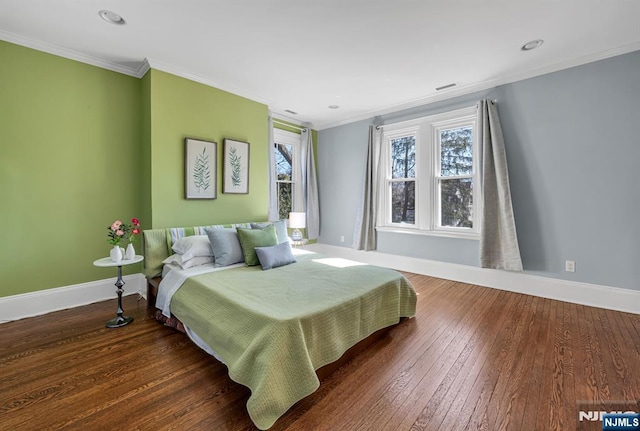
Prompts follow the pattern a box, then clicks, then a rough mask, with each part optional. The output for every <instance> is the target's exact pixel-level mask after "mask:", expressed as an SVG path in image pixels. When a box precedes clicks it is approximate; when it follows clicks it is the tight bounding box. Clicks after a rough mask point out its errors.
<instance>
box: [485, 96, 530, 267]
mask: <svg viewBox="0 0 640 431" xmlns="http://www.w3.org/2000/svg"><path fill="white" fill-rule="evenodd" d="M478 125H479V126H480V136H481V142H482V171H481V172H482V195H483V202H482V223H481V226H480V227H481V232H480V264H481V266H482V267H483V268H493V269H504V270H507V271H522V260H521V257H520V247H519V246H518V236H517V234H516V224H515V219H514V217H513V207H512V205H511V190H510V187H509V171H508V169H507V156H506V153H505V147H504V138H503V136H502V128H501V127H500V119H499V118H498V108H497V107H496V104H495V102H492V101H490V100H482V101H480V103H479V106H478Z"/></svg>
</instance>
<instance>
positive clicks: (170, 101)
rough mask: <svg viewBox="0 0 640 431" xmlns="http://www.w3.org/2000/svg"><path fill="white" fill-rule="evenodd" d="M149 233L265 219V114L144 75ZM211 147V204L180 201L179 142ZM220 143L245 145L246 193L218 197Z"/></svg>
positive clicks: (171, 78) (222, 95) (178, 81)
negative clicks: (214, 158) (214, 163)
mask: <svg viewBox="0 0 640 431" xmlns="http://www.w3.org/2000/svg"><path fill="white" fill-rule="evenodd" d="M149 75H150V80H151V90H150V93H151V94H150V97H151V206H152V212H153V227H154V228H163V227H171V226H199V225H207V224H223V223H233V222H245V221H255V220H266V219H267V200H268V182H267V178H268V169H267V168H268V153H267V151H268V142H267V141H268V108H267V106H266V105H263V104H261V103H257V102H254V101H251V100H249V99H245V98H243V97H240V96H237V95H234V94H231V93H228V92H226V91H222V90H219V89H216V88H213V87H210V86H207V85H204V84H200V83H197V82H194V81H190V80H188V79H184V78H180V77H178V76H175V75H171V74H168V73H165V72H161V71H158V70H154V69H152V70H150V71H149V73H147V76H145V79H147V78H148V77H149ZM187 137H189V138H195V139H202V140H206V141H213V142H216V143H217V144H218V145H217V151H218V170H217V175H216V178H217V196H218V197H217V199H213V200H186V199H185V198H184V139H185V138H187ZM224 138H230V139H235V140H238V141H244V142H249V159H250V161H249V193H248V194H224V193H222V164H223V147H224Z"/></svg>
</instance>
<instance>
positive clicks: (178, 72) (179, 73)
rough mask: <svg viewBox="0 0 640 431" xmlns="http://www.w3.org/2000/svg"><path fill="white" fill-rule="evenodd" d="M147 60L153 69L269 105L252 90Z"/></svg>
mask: <svg viewBox="0 0 640 431" xmlns="http://www.w3.org/2000/svg"><path fill="white" fill-rule="evenodd" d="M146 60H147V62H148V64H149V66H150V67H151V68H152V69H156V70H160V71H162V72H166V73H169V74H171V75H175V76H179V77H180V78H185V79H188V80H189V81H194V82H198V83H200V84H204V85H207V86H209V87H213V88H216V89H218V90H222V91H226V92H227V93H231V94H235V95H236V96H240V97H244V98H245V99H249V100H253V101H254V102H258V103H262V104H263V105H267V106H269V102H268V101H267V100H266V99H263V98H261V97H258V96H256V95H254V94H251V93H250V92H248V91H246V90H244V89H242V88H239V87H235V86H233V85H227V84H223V83H221V82H219V81H214V80H212V79H209V78H205V77H203V76H200V75H197V74H195V73H191V72H189V71H188V70H186V69H183V68H181V67H178V66H174V65H172V64H168V63H163V62H161V61H156V60H154V59H151V58H148V57H147V58H146Z"/></svg>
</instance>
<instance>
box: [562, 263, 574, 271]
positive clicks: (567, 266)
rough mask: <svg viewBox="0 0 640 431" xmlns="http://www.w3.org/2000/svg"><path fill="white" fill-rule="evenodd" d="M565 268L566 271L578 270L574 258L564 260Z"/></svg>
mask: <svg viewBox="0 0 640 431" xmlns="http://www.w3.org/2000/svg"><path fill="white" fill-rule="evenodd" d="M564 270H565V271H566V272H576V262H575V261H573V260H566V261H565V262H564Z"/></svg>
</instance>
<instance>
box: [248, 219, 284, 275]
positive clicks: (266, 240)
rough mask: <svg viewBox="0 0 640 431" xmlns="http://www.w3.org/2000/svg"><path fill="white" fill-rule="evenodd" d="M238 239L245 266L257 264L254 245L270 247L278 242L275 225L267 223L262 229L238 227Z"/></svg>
mask: <svg viewBox="0 0 640 431" xmlns="http://www.w3.org/2000/svg"><path fill="white" fill-rule="evenodd" d="M238 239H239V240H240V246H241V247H242V254H244V263H245V265H247V266H255V265H259V264H260V261H259V260H258V255H257V254H256V250H255V248H256V247H271V246H273V245H277V244H278V237H277V236H276V227H275V226H274V225H272V224H271V225H269V226H267V227H265V228H264V229H242V228H238Z"/></svg>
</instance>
